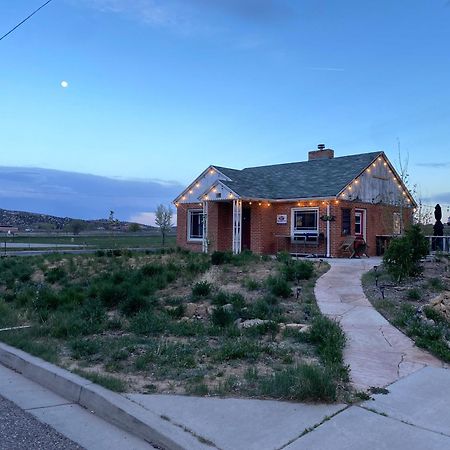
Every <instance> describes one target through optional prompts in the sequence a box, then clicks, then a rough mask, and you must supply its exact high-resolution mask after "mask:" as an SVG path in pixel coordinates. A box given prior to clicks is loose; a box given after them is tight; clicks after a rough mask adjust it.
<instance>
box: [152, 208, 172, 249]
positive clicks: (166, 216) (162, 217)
mask: <svg viewBox="0 0 450 450" xmlns="http://www.w3.org/2000/svg"><path fill="white" fill-rule="evenodd" d="M172 216H173V211H172V208H171V207H170V206H168V207H166V206H164V205H162V204H161V205H158V206H157V208H156V211H155V224H156V226H157V227H158V228H159V231H160V232H161V237H162V245H163V247H164V245H165V244H166V236H167V233H168V232H169V231H170V229H171V228H172V226H173V224H172Z"/></svg>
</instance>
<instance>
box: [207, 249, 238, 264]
mask: <svg viewBox="0 0 450 450" xmlns="http://www.w3.org/2000/svg"><path fill="white" fill-rule="evenodd" d="M232 256H233V255H231V253H229V252H217V251H216V252H214V253H213V254H212V255H211V264H212V265H213V266H220V265H222V264H226V263H229V262H230V261H231V259H232Z"/></svg>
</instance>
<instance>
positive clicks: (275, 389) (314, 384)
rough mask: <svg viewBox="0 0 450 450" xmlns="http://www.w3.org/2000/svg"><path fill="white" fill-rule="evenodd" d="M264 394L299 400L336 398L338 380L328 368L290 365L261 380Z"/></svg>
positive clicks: (330, 400)
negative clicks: (335, 379) (336, 380)
mask: <svg viewBox="0 0 450 450" xmlns="http://www.w3.org/2000/svg"><path fill="white" fill-rule="evenodd" d="M259 384H260V392H261V394H262V395H265V396H269V397H274V398H277V399H278V398H279V399H286V400H297V401H308V400H311V401H317V400H322V401H327V402H332V401H335V400H336V382H335V381H334V377H333V375H332V374H331V373H330V371H329V370H328V369H326V368H322V367H320V366H318V365H308V364H303V365H299V366H296V367H290V368H287V369H284V370H282V371H279V372H275V374H273V375H270V376H267V377H264V378H262V379H261V380H260V382H259Z"/></svg>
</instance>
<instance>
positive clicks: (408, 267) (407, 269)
mask: <svg viewBox="0 0 450 450" xmlns="http://www.w3.org/2000/svg"><path fill="white" fill-rule="evenodd" d="M427 254H428V241H427V240H426V238H425V236H424V235H423V233H422V231H421V230H420V226H419V225H412V226H411V227H410V228H409V229H408V230H406V232H405V236H403V237H399V238H396V239H394V240H393V241H392V242H391V243H390V245H389V247H388V249H387V250H386V252H385V254H384V256H383V264H384V265H385V266H386V269H387V271H388V272H389V273H390V274H391V275H392V276H393V277H395V278H396V279H397V280H398V281H401V280H402V279H403V278H405V277H409V276H416V275H418V274H419V273H420V271H421V267H420V260H421V259H422V258H423V257H425V256H426V255H427Z"/></svg>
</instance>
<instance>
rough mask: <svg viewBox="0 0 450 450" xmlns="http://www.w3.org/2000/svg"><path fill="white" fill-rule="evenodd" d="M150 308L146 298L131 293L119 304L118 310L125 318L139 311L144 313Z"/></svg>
mask: <svg viewBox="0 0 450 450" xmlns="http://www.w3.org/2000/svg"><path fill="white" fill-rule="evenodd" d="M149 307H150V302H149V301H148V299H147V298H146V297H143V296H142V295H139V294H137V293H134V292H132V293H131V294H130V295H127V296H126V297H125V298H124V299H123V300H122V301H121V302H120V303H119V309H120V312H121V313H122V314H124V315H125V316H132V315H133V314H136V313H137V312H139V311H144V310H146V309H148V308H149Z"/></svg>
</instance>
